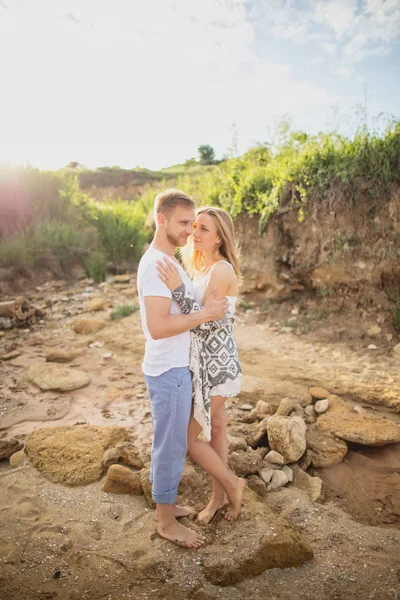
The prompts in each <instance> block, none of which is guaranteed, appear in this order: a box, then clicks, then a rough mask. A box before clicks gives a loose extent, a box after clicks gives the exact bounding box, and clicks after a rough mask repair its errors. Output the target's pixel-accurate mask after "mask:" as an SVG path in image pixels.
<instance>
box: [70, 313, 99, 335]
mask: <svg viewBox="0 0 400 600" xmlns="http://www.w3.org/2000/svg"><path fill="white" fill-rule="evenodd" d="M104 325H105V322H104V321H102V320H101V319H88V318H86V317H78V318H77V319H75V321H74V325H73V328H74V331H75V333H80V334H81V335H89V334H90V333H95V332H96V331H99V329H102V328H103V327H104Z"/></svg>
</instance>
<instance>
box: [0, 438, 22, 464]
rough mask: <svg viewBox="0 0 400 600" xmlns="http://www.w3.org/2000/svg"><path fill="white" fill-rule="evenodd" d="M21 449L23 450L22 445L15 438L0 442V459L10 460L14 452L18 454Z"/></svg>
mask: <svg viewBox="0 0 400 600" xmlns="http://www.w3.org/2000/svg"><path fill="white" fill-rule="evenodd" d="M21 448H23V444H22V443H21V442H20V441H19V440H17V439H16V438H8V439H3V440H0V459H2V458H10V456H12V455H13V454H14V452H18V450H21Z"/></svg>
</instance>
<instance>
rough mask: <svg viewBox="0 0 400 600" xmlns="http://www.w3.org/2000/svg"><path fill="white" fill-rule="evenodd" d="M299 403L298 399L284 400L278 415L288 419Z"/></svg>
mask: <svg viewBox="0 0 400 600" xmlns="http://www.w3.org/2000/svg"><path fill="white" fill-rule="evenodd" d="M298 403H299V401H298V399H297V398H283V399H282V400H281V402H280V404H279V406H278V409H277V411H276V413H275V414H276V415H280V416H282V417H287V416H288V415H290V413H291V412H292V410H293V409H294V408H295V407H296V406H297V405H298Z"/></svg>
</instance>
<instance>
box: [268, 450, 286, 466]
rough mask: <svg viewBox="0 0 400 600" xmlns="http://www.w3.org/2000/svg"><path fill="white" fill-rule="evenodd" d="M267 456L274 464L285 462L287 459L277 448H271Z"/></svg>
mask: <svg viewBox="0 0 400 600" xmlns="http://www.w3.org/2000/svg"><path fill="white" fill-rule="evenodd" d="M265 458H266V460H267V461H268V462H270V463H273V464H274V465H284V464H285V459H284V458H283V456H282V454H280V453H279V452H276V450H270V451H269V452H268V454H267V455H266V457H265Z"/></svg>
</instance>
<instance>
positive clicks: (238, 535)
mask: <svg viewBox="0 0 400 600" xmlns="http://www.w3.org/2000/svg"><path fill="white" fill-rule="evenodd" d="M216 533H217V536H216V539H215V540H214V542H213V543H212V544H211V545H207V546H206V547H204V548H201V549H200V550H199V551H198V554H199V556H201V559H202V564H203V572H204V575H205V577H206V579H207V580H208V581H210V582H211V583H212V584H214V585H220V586H227V585H234V584H236V583H239V582H240V581H243V580H244V579H247V578H249V577H255V576H257V575H259V574H260V573H262V572H263V571H265V570H266V569H274V568H281V569H285V568H288V567H297V566H300V565H302V564H303V563H304V562H305V561H307V560H309V559H311V558H312V557H313V552H312V549H311V548H310V546H309V545H308V544H307V542H306V541H305V540H304V538H303V537H302V535H301V533H300V532H299V531H298V530H297V529H296V528H295V527H294V526H293V525H291V524H290V523H288V521H286V520H285V519H283V518H282V517H280V516H279V515H278V514H277V513H275V512H274V511H273V510H272V509H271V508H269V507H268V506H267V505H266V504H265V502H263V501H262V500H261V499H260V498H259V497H258V496H257V495H256V494H255V493H254V492H252V491H251V490H249V489H245V491H244V497H243V508H242V514H241V516H240V517H239V519H238V520H237V521H236V522H235V523H234V524H233V525H232V524H231V523H228V522H227V521H225V519H221V520H220V522H219V523H218V526H217V532H216Z"/></svg>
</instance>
